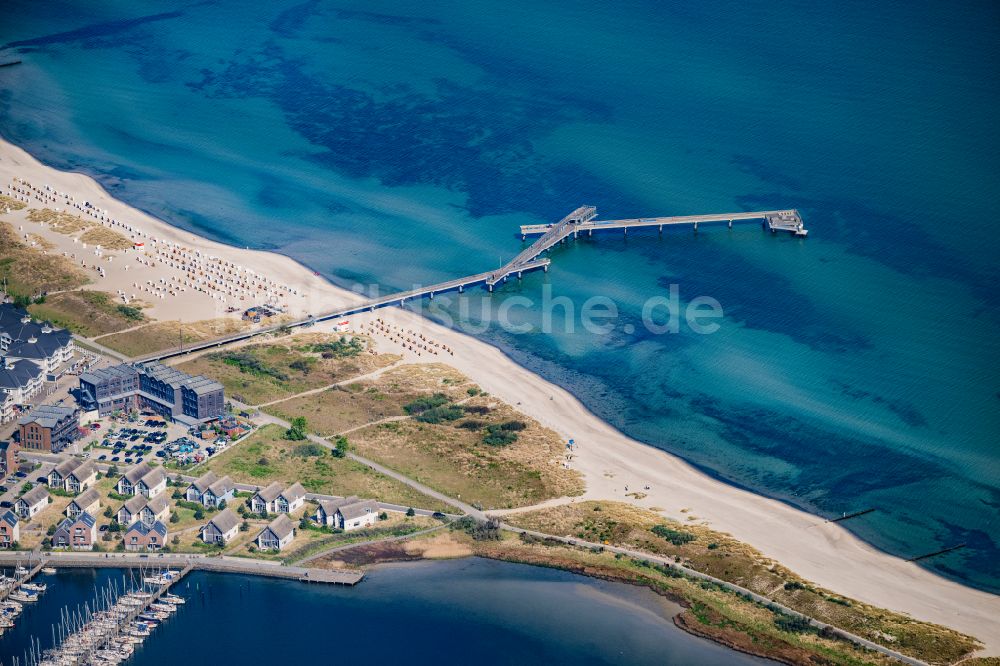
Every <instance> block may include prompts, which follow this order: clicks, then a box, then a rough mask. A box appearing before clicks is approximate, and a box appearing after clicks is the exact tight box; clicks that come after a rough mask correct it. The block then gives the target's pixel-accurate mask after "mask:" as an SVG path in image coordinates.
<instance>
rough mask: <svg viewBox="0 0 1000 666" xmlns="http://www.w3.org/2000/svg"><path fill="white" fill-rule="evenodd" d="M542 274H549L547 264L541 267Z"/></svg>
mask: <svg viewBox="0 0 1000 666" xmlns="http://www.w3.org/2000/svg"><path fill="white" fill-rule="evenodd" d="M542 272H544V273H548V272H549V265H548V264H545V265H544V266H542Z"/></svg>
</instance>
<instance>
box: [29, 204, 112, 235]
mask: <svg viewBox="0 0 1000 666" xmlns="http://www.w3.org/2000/svg"><path fill="white" fill-rule="evenodd" d="M28 219H29V220H31V221H32V222H38V223H40V224H45V225H48V226H49V227H50V228H51V229H52V230H53V231H56V232H58V233H61V234H66V235H73V234H76V233H79V232H81V231H85V230H87V229H90V228H91V227H96V226H97V222H94V221H92V220H88V219H85V218H83V217H80V216H79V215H74V214H73V213H66V212H63V211H56V210H52V209H51V208H33V209H31V210H29V211H28Z"/></svg>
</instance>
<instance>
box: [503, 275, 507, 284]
mask: <svg viewBox="0 0 1000 666" xmlns="http://www.w3.org/2000/svg"><path fill="white" fill-rule="evenodd" d="M503 281H504V283H506V282H507V276H506V275H504V276H503Z"/></svg>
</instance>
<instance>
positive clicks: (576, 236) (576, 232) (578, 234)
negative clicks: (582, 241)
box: [573, 231, 580, 240]
mask: <svg viewBox="0 0 1000 666" xmlns="http://www.w3.org/2000/svg"><path fill="white" fill-rule="evenodd" d="M579 237H580V232H579V231H574V232H573V240H576V239H577V238H579Z"/></svg>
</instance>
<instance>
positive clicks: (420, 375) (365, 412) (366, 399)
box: [266, 355, 473, 437]
mask: <svg viewBox="0 0 1000 666" xmlns="http://www.w3.org/2000/svg"><path fill="white" fill-rule="evenodd" d="M378 358H389V359H393V360H396V359H397V358H398V357H395V356H388V355H380V356H379V357H378ZM471 386H473V384H472V383H471V382H469V380H467V379H466V378H465V377H463V376H462V375H461V374H460V373H459V372H458V371H456V370H455V369H453V368H450V367H448V366H446V365H440V364H432V365H400V366H397V367H395V368H391V369H389V370H386V371H385V372H384V373H382V374H380V375H379V376H378V377H375V378H372V379H369V380H365V381H359V382H355V383H352V384H346V385H343V386H336V387H334V388H331V389H329V390H327V391H322V392H320V393H316V394H311V395H308V396H302V397H298V398H291V399H289V400H283V401H281V402H278V403H275V404H273V405H270V406H269V407H267V408H266V411H268V412H270V413H272V414H274V415H276V416H280V417H281V418H283V419H286V420H288V421H291V420H292V419H293V418H295V417H297V416H303V417H305V418H306V420H307V421H308V422H309V428H310V430H312V431H313V432H315V433H317V434H318V435H320V436H322V437H331V436H333V435H336V434H338V433H342V432H344V431H346V430H351V429H353V428H357V427H359V426H363V425H366V424H368V423H373V422H375V421H381V420H382V419H387V418H392V417H403V416H405V415H406V412H405V411H404V410H403V406H404V405H406V404H408V403H410V402H412V401H413V400H416V399H417V398H419V397H420V396H422V395H428V394H432V393H438V392H440V393H444V394H445V395H448V396H449V397H451V398H452V399H454V400H458V399H461V398H463V397H467V396H468V394H467V393H466V391H467V390H468V388H469V387H471Z"/></svg>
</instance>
